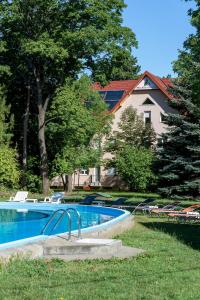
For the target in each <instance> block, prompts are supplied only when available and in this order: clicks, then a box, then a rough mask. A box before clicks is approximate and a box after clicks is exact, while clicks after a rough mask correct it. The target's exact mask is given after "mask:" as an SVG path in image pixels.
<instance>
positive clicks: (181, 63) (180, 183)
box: [157, 0, 200, 198]
mask: <svg viewBox="0 0 200 300" xmlns="http://www.w3.org/2000/svg"><path fill="white" fill-rule="evenodd" d="M196 4H197V7H196V9H195V10H193V11H192V10H190V12H189V14H190V16H191V23H192V24H193V26H194V27H195V28H196V33H195V34H192V35H190V36H189V38H188V39H187V40H186V42H185V43H184V50H182V51H180V55H179V57H178V60H177V61H176V62H175V65H174V69H175V71H176V72H177V73H178V75H179V78H178V79H177V80H175V82H174V87H173V89H172V92H173V94H174V98H175V99H176V100H174V101H173V102H172V105H173V106H174V107H175V108H176V109H177V112H178V114H172V115H170V116H169V117H167V119H166V123H167V125H169V130H168V132H167V133H166V134H164V135H163V144H162V145H161V147H160V148H159V150H158V165H157V167H158V173H159V175H160V186H161V187H160V189H159V191H160V193H161V194H162V195H164V196H167V197H174V196H179V197H183V196H185V197H188V198H192V197H197V196H199V195H200V159H199V158H200V155H199V154H200V109H199V105H200V1H199V0H196Z"/></svg>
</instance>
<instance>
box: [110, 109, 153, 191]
mask: <svg viewBox="0 0 200 300" xmlns="http://www.w3.org/2000/svg"><path fill="white" fill-rule="evenodd" d="M118 128H119V129H118V131H115V132H113V133H112V134H111V136H110V137H109V139H108V142H107V143H106V147H105V149H106V151H108V152H110V153H111V154H112V159H109V160H107V161H105V165H106V167H107V168H110V167H114V168H116V170H117V173H118V175H119V176H120V177H121V178H122V179H123V180H124V181H125V183H126V184H127V185H128V186H129V188H130V189H131V190H134V191H145V190H146V189H147V188H148V187H149V186H150V183H152V180H153V178H154V176H153V172H152V162H153V151H152V148H153V144H154V142H155V140H156V134H155V132H154V130H153V128H152V127H151V125H150V124H146V125H145V124H144V122H143V120H142V118H141V117H140V116H138V115H137V112H136V110H135V109H134V108H133V107H131V106H129V107H127V108H126V109H125V110H124V112H123V113H122V115H121V118H120V122H119V123H118Z"/></svg>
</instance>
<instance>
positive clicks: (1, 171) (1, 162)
mask: <svg viewBox="0 0 200 300" xmlns="http://www.w3.org/2000/svg"><path fill="white" fill-rule="evenodd" d="M12 124H13V122H12V116H10V110H9V107H8V106H6V101H5V90H4V89H3V88H1V89H0V186H1V187H7V188H8V187H9V188H13V187H16V186H17V184H18V182H19V177H20V172H19V168H18V162H17V158H16V157H17V152H16V150H15V149H12V148H11V147H10V140H11V137H12V131H11V130H12Z"/></svg>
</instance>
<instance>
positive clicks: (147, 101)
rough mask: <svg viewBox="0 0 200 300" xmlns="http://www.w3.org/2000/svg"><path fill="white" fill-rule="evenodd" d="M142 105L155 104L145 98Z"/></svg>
mask: <svg viewBox="0 0 200 300" xmlns="http://www.w3.org/2000/svg"><path fill="white" fill-rule="evenodd" d="M142 105H155V104H154V103H153V102H152V101H151V99H149V98H147V99H146V100H145V101H144V103H143V104H142Z"/></svg>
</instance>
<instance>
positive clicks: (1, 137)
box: [0, 87, 13, 145]
mask: <svg viewBox="0 0 200 300" xmlns="http://www.w3.org/2000/svg"><path fill="white" fill-rule="evenodd" d="M9 115H10V106H7V105H6V101H5V91H4V89H3V88H1V87H0V145H3V144H9V142H10V139H11V137H12V133H11V130H12V128H13V116H11V117H10V116H9Z"/></svg>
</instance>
